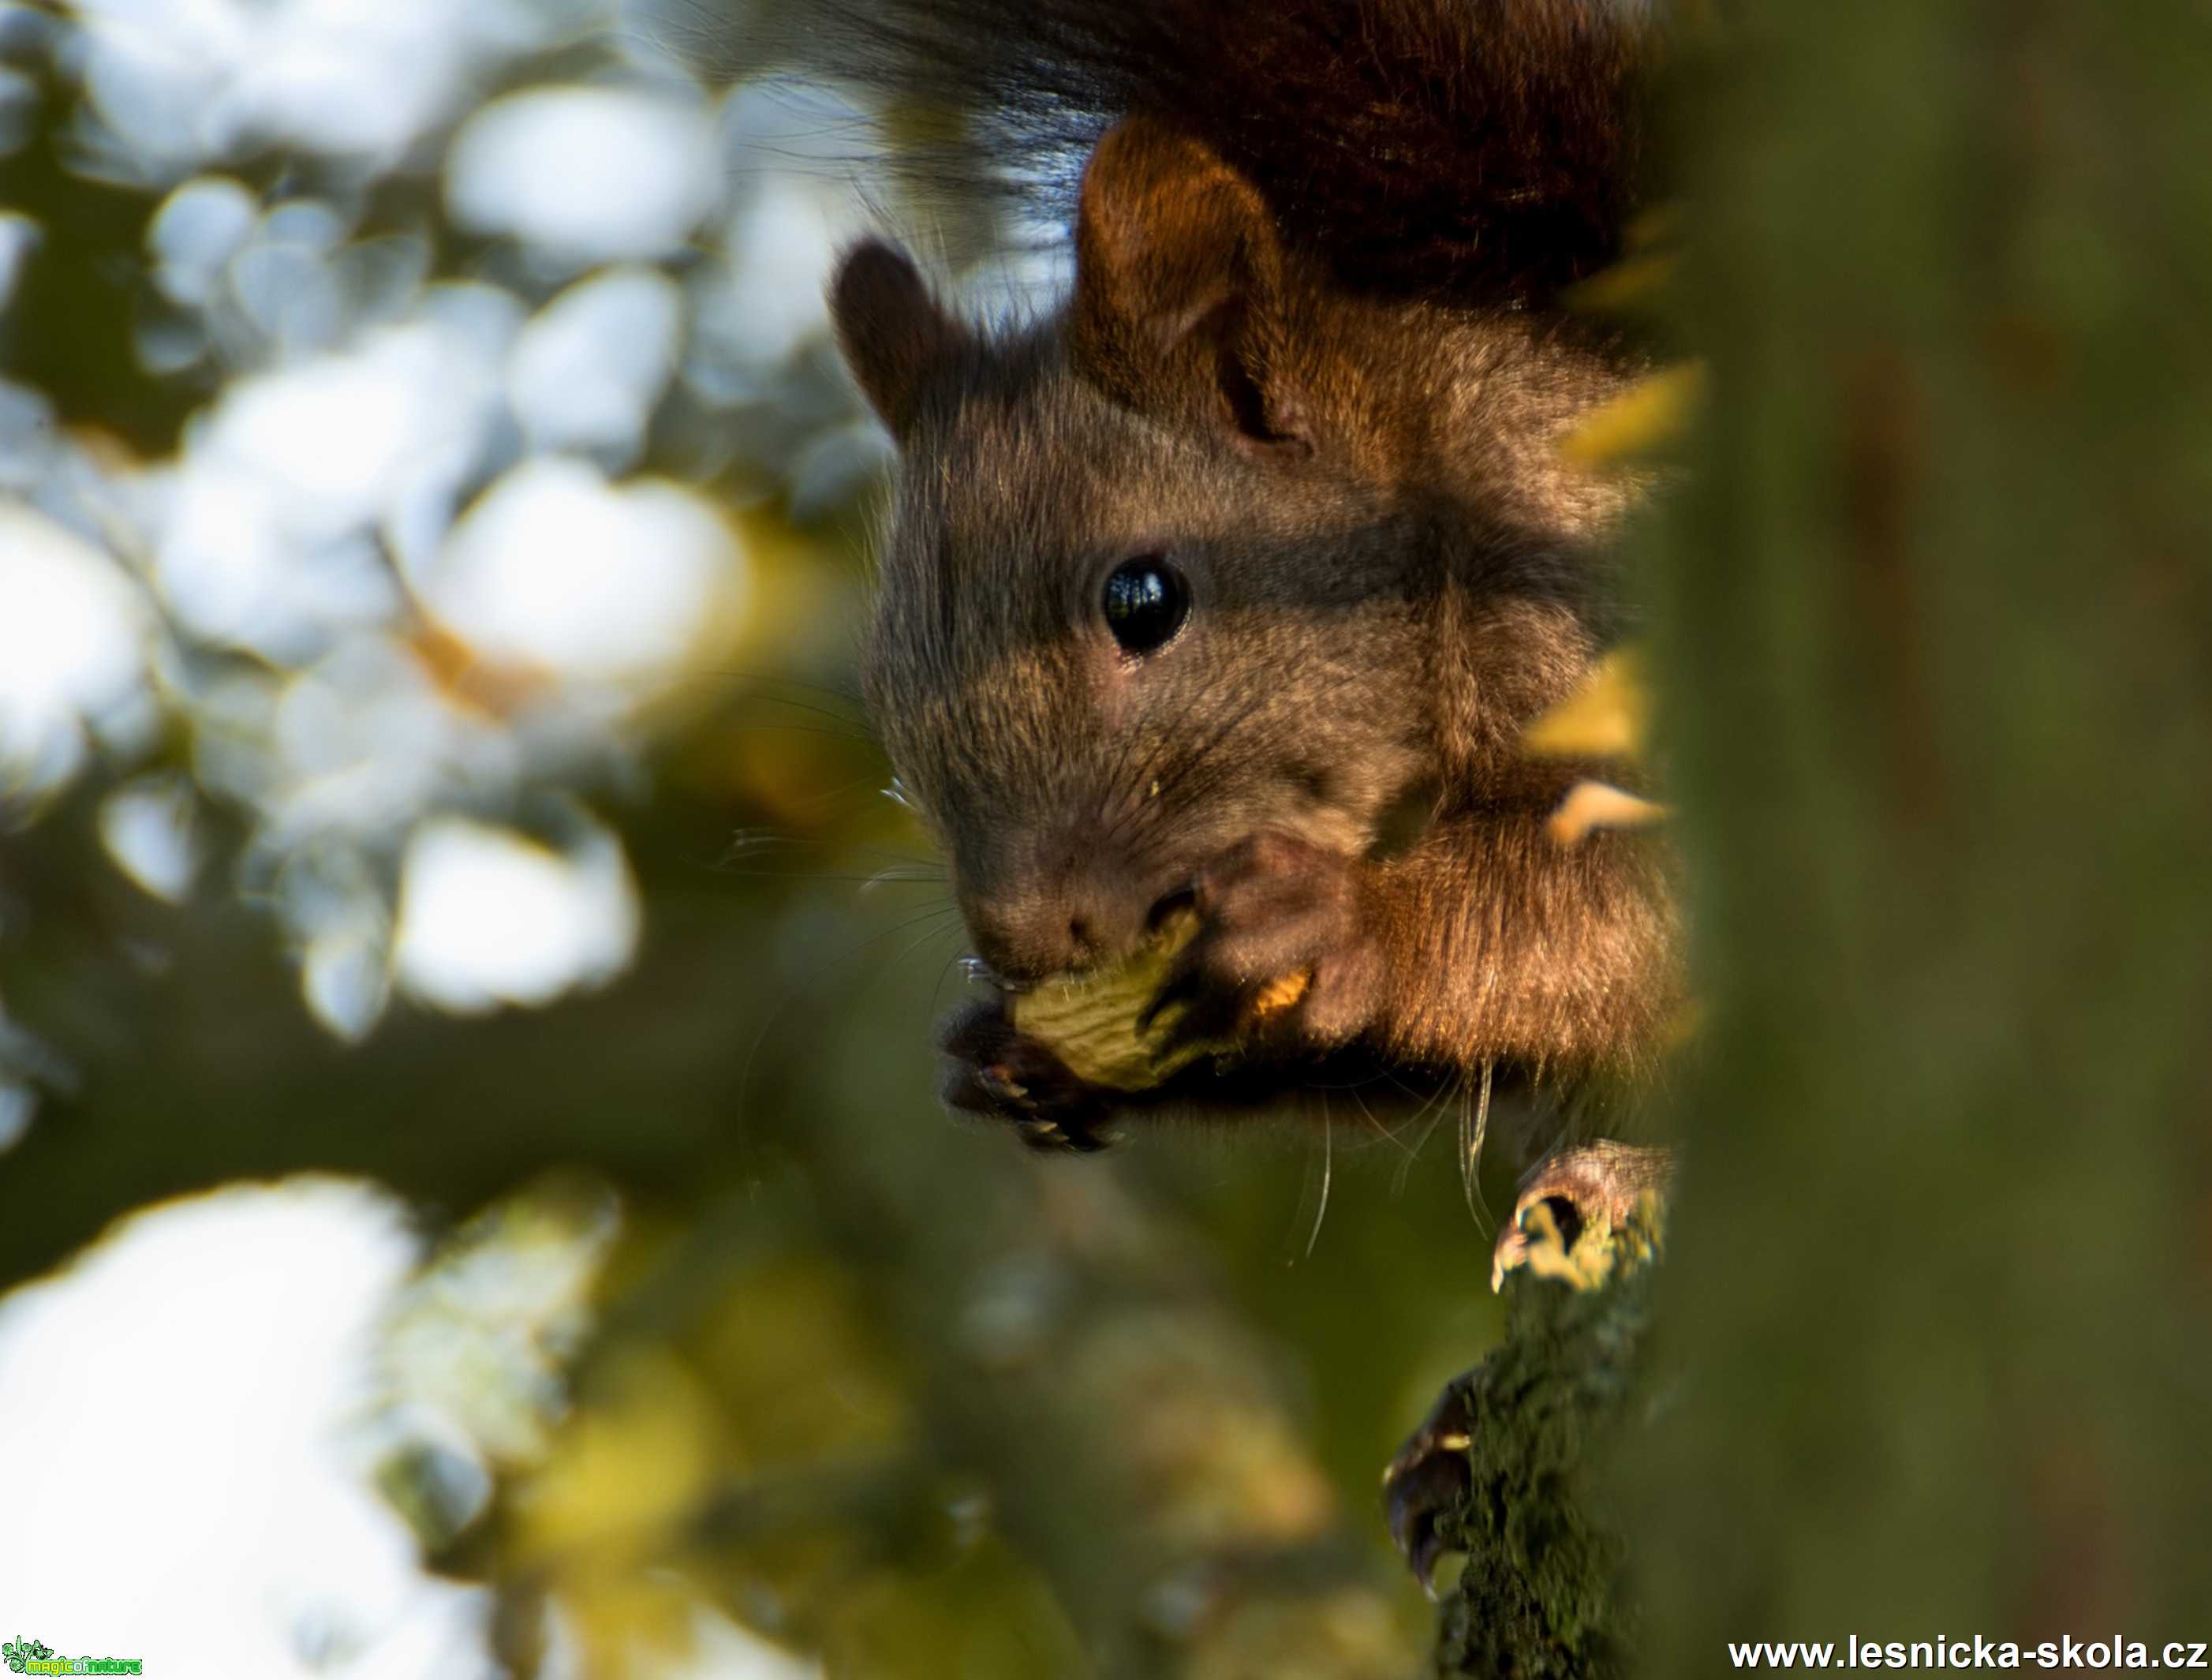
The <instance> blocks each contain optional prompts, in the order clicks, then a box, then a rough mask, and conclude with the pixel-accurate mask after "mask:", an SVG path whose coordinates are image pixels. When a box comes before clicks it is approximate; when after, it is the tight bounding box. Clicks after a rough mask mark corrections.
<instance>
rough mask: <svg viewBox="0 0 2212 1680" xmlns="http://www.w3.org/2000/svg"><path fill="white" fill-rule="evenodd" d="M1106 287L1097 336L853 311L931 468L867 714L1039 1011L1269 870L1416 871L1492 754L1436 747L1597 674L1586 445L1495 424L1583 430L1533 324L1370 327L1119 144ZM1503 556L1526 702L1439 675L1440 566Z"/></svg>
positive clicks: (1184, 154) (883, 271)
mask: <svg viewBox="0 0 2212 1680" xmlns="http://www.w3.org/2000/svg"><path fill="white" fill-rule="evenodd" d="M1076 257H1077V266H1076V279H1075V288H1074V294H1073V298H1072V300H1071V301H1070V302H1069V304H1068V307H1066V310H1065V311H1064V312H1063V313H1060V315H1059V316H1057V317H1056V318H1055V319H1054V320H1050V321H1048V322H1047V323H1044V324H1043V325H1042V326H1038V327H1036V328H1035V329H1032V330H1030V331H1027V332H1020V333H1017V334H1014V335H1012V336H1011V337H1002V338H989V337H987V336H986V335H984V334H982V333H980V332H977V331H975V330H974V329H972V328H970V327H969V326H967V325H966V324H965V323H963V322H962V321H961V320H957V319H956V318H955V317H953V316H952V315H951V314H949V313H947V312H945V310H944V309H943V308H942V307H940V305H939V303H938V301H936V299H935V298H934V297H933V295H932V294H931V292H930V290H929V289H928V287H927V284H926V283H924V281H923V280H922V278H921V276H920V275H919V274H918V273H917V272H916V271H915V268H914V266H913V265H912V264H911V263H909V262H908V260H907V259H906V258H905V257H904V256H902V255H901V254H900V253H898V252H896V251H895V250H894V249H892V248H891V247H888V246H886V245H883V244H879V243H870V244H866V245H863V246H861V247H859V248H858V249H856V250H854V252H852V253H850V254H849V255H848V257H847V259H845V262H844V264H843V265H842V268H841V270H840V271H839V272H838V275H837V277H836V282H835V283H834V286H833V289H832V297H831V303H832V313H833V316H834V319H835V321H836V328H837V332H838V335H839V338H840V341H841V343H842V346H843V349H844V351H845V355H846V357H847V360H848V362H849V364H850V366H851V368H852V370H853V372H854V375H855V376H856V378H857V379H858V380H859V382H860V387H861V389H862V391H863V392H864V393H866V396H867V399H868V400H869V402H870V403H871V404H872V406H873V407H874V409H875V411H876V412H877V413H878V416H880V417H881V418H882V419H883V421H884V423H885V424H886V425H887V426H888V427H889V428H890V431H891V433H892V434H893V435H894V437H895V438H896V441H897V442H898V445H899V448H900V453H901V456H902V472H901V473H900V475H899V485H898V491H897V501H896V510H895V518H894V522H893V527H892V530H891V533H890V539H889V541H888V543H887V545H885V549H884V554H883V557H882V563H881V593H880V600H879V606H878V613H877V618H876V622H875V626H874V631H873V634H872V637H871V640H870V644H869V648H868V654H867V658H866V671H865V685H866V691H867V697H868V701H869V704H870V708H871V709H872V712H873V714H874V715H875V717H876V720H877V722H878V727H880V728H881V729H882V731H883V733H884V739H885V745H886V746H887V747H888V749H889V751H890V756H891V759H892V762H893V764H894V766H895V767H896V770H897V772H898V775H899V776H900V778H901V780H902V783H903V785H904V787H905V788H906V790H907V792H908V795H909V796H910V798H911V800H912V801H913V803H915V806H916V807H918V808H919V810H920V811H921V813H922V815H923V817H924V819H925V820H927V822H928V823H929V824H930V825H932V826H933V829H934V830H935V831H936V832H937V834H938V837H939V839H940V841H941V842H942V843H943V844H944V845H945V849H946V850H947V853H948V855H949V857H950V860H951V867H952V874H953V881H954V886H955V888H956V891H957V894H958V897H959V899H960V903H961V906H962V908H963V911H964V912H965V913H966V915H967V917H968V921H969V928H970V929H971V931H972V933H973V934H974V936H975V943H976V947H977V949H978V951H979V952H980V953H981V955H982V957H983V958H984V959H985V960H986V961H987V962H988V963H989V964H990V965H992V966H993V967H994V969H995V970H997V971H999V972H1000V974H1001V975H1002V976H1004V977H1006V978H1008V979H1012V980H1017V981H1018V980H1024V979H1031V978H1035V977H1041V976H1044V975H1048V974H1052V973H1056V972H1060V971H1066V970H1070V969H1076V968H1081V967H1085V966H1087V965H1091V964H1092V963H1095V962H1098V961H1103V960H1107V959H1112V958H1114V957H1115V956H1117V955H1118V954H1120V953H1122V952H1124V951H1125V950H1127V947H1129V946H1131V945H1132V944H1133V943H1134V942H1135V941H1136V940H1138V939H1139V938H1140V937H1141V936H1142V934H1144V932H1145V930H1146V928H1147V926H1148V925H1149V924H1150V923H1151V922H1152V920H1153V919H1154V918H1155V916H1157V915H1158V913H1159V912H1160V911H1161V910H1163V908H1164V907H1165V906H1167V905H1170V904H1173V903H1174V902H1175V901H1176V898H1177V895H1178V894H1180V893H1181V892H1182V890H1183V889H1184V887H1185V886H1186V885H1187V884H1188V881H1189V880H1190V879H1191V878H1192V876H1193V875H1194V873H1195V871H1196V870H1197V869H1198V868H1199V867H1200V866H1201V865H1203V864H1204V863H1206V861H1209V860H1210V859H1211V858H1212V857H1214V856H1216V855H1218V854H1220V853H1221V852H1223V851H1224V850H1225V849H1227V848H1229V847H1231V846H1233V845H1235V844H1237V843H1238V842H1239V841H1241V840H1243V839H1245V838H1247V837H1250V836H1251V835H1253V834H1255V833H1256V832H1259V831H1280V832H1284V833H1287V834H1289V835H1291V836H1293V837H1297V838H1298V839H1300V840H1303V841H1305V842H1307V843H1311V844H1314V845H1317V846H1320V847H1323V848H1326V849H1330V850H1333V851H1339V852H1354V853H1356V852H1361V851H1365V850H1369V849H1375V848H1376V847H1378V846H1379V845H1382V844H1383V843H1386V841H1388V840H1389V838H1390V837H1392V836H1394V835H1396V834H1401V833H1402V831H1403V829H1404V827H1405V825H1404V823H1403V822H1402V820H1401V819H1402V818H1403V817H1404V816H1405V814H1406V813H1408V812H1409V811H1425V809H1426V807H1427V805H1428V802H1429V801H1430V800H1432V799H1433V798H1434V797H1435V795H1436V794H1437V788H1438V782H1439V777H1440V776H1441V774H1442V773H1443V767H1444V765H1445V763H1446V761H1447V760H1449V758H1452V756H1453V755H1454V754H1455V753H1457V752H1461V751H1462V749H1463V748H1464V747H1465V746H1466V745H1467V743H1466V742H1465V741H1464V740H1459V739H1458V737H1459V736H1463V735H1464V734H1465V733H1466V723H1465V719H1464V717H1448V716H1444V715H1440V712H1451V713H1464V712H1465V711H1466V709H1467V702H1466V698H1465V695H1464V693H1463V690H1464V688H1465V686H1466V685H1467V683H1468V681H1471V680H1474V679H1475V678H1476V677H1477V676H1479V678H1480V680H1481V681H1482V682H1484V683H1486V684H1489V685H1492V688H1493V689H1494V693H1493V694H1492V695H1491V696H1490V698H1491V700H1492V702H1494V703H1504V704H1510V706H1511V707H1512V708H1514V709H1518V710H1520V711H1522V712H1524V713H1525V712H1526V711H1528V709H1532V708H1533V706H1534V705H1535V704H1537V703H1541V701H1542V700H1543V699H1544V698H1546V697H1548V696H1549V695H1550V694H1551V693H1552V692H1553V691H1556V690H1557V689H1559V687H1560V686H1561V685H1563V683H1564V682H1565V681H1566V680H1568V679H1571V667H1573V666H1575V665H1576V664H1577V663H1578V662H1579V660H1580V658H1581V657H1582V654H1583V652H1584V650H1585V649H1586V647H1587V642H1588V638H1587V635H1586V633H1585V630H1584V627H1583V624H1582V623H1581V620H1580V618H1579V616H1578V609H1577V606H1575V605H1574V604H1573V603H1572V602H1571V600H1568V596H1569V595H1571V593H1572V591H1571V589H1566V588H1564V587H1562V586H1561V585H1560V583H1559V579H1560V576H1561V575H1563V569H1562V568H1561V567H1560V566H1559V563H1558V557H1559V548H1560V544H1559V541H1558V540H1555V539H1556V538H1557V536H1558V533H1559V527H1561V524H1562V521H1563V520H1564V521H1565V523H1566V524H1568V525H1572V524H1574V523H1575V522H1576V521H1577V520H1583V521H1587V520H1589V519H1591V518H1595V517H1597V516H1599V515H1600V514H1601V513H1602V512H1603V511H1604V510H1603V509H1602V508H1600V507H1599V505H1598V504H1599V503H1600V502H1603V501H1604V499H1605V498H1604V495H1603V493H1601V492H1597V491H1587V492H1586V491H1585V490H1583V489H1582V488H1579V487H1577V486H1575V485H1573V484H1570V483H1569V482H1568V481H1567V480H1566V479H1565V478H1560V477H1559V474H1558V473H1557V472H1554V471H1553V469H1552V468H1551V467H1550V466H1549V465H1548V461H1549V459H1550V458H1549V453H1548V445H1549V439H1550V435H1551V434H1552V432H1554V431H1556V429H1557V426H1556V425H1550V426H1549V427H1548V429H1547V426H1546V425H1542V424H1539V425H1536V426H1534V433H1535V434H1536V435H1534V437H1533V439H1524V438H1522V433H1525V432H1529V431H1530V430H1531V428H1530V427H1529V426H1528V425H1508V424H1505V423H1504V422H1503V421H1502V420H1501V416H1503V415H1504V414H1505V412H1506V411H1509V410H1511V411H1514V412H1515V413H1516V414H1518V413H1519V411H1521V410H1522V409H1525V408H1526V407H1527V405H1528V404H1529V403H1531V402H1534V403H1537V404H1539V405H1542V404H1546V403H1548V404H1550V405H1551V406H1552V407H1553V409H1556V410H1557V411H1559V415H1560V416H1565V414H1566V413H1568V412H1569V411H1571V408H1573V407H1574V406H1576V405H1577V404H1578V403H1579V402H1580V401H1583V400H1587V398H1588V396H1589V394H1591V393H1590V391H1589V386H1590V383H1591V380H1592V379H1593V378H1594V377H1595V375H1592V374H1588V373H1586V372H1585V373H1580V374H1577V373H1574V372H1572V371H1571V364H1570V363H1569V362H1564V361H1558V362H1556V365H1555V360H1556V359H1553V358H1549V357H1548V355H1547V352H1545V351H1544V350H1543V347H1542V346H1541V344H1540V343H1539V342H1538V341H1537V339H1536V338H1534V337H1532V336H1531V334H1530V333H1529V332H1528V329H1527V328H1526V326H1525V325H1522V324H1517V323H1504V324H1499V323H1492V325H1491V326H1489V327H1486V328H1484V327H1480V326H1476V325H1473V324H1469V323H1467V322H1466V321H1465V320H1464V318H1461V317H1455V316H1450V315H1447V314H1445V313H1443V312H1440V311H1432V310H1427V309H1425V308H1424V307H1422V306H1419V305H1417V304H1402V303H1401V304H1395V305H1389V306H1384V305H1380V304H1376V303H1374V302H1371V301H1364V300H1358V299H1353V298H1350V297H1347V296H1345V295H1342V294H1340V292H1338V291H1336V290H1335V289H1333V288H1332V287H1331V286H1330V285H1329V283H1328V281H1327V279H1326V277H1325V276H1323V275H1322V274H1320V273H1319V272H1317V271H1316V269H1315V265H1312V264H1311V263H1310V262H1309V261H1308V260H1307V259H1304V258H1302V257H1299V256H1297V254H1296V253H1291V252H1289V251H1287V250H1286V249H1285V247H1283V245H1282V243H1281V242H1280V240H1279V237H1278V234H1277V232H1276V226H1275V222H1274V220H1273V216H1272V215H1271V213H1270V212H1269V210H1268V209H1267V204H1265V202H1264V201H1263V200H1262V199H1261V196H1260V194H1259V193H1258V192H1256V191H1255V189H1254V188H1253V187H1252V186H1251V185H1250V184H1249V182H1248V181H1246V180H1244V179H1243V177H1242V176H1241V175H1239V174H1238V173H1236V172H1235V171H1234V170H1233V169H1231V167H1228V166H1227V165H1226V164H1225V163H1224V162H1222V161H1220V160H1219V159H1218V157H1217V156H1215V155H1214V154H1213V153H1212V152H1211V151H1210V150H1208V149H1206V148H1205V147H1203V146H1201V145H1200V144H1198V143H1196V142H1194V141H1192V140H1189V139H1188V138H1185V137H1182V136H1180V135H1178V134H1176V133H1175V132H1173V131H1170V130H1167V129H1165V128H1164V127H1162V126H1160V125H1156V124H1153V123H1151V122H1149V121H1146V120H1145V119H1131V120H1129V121H1127V122H1125V123H1123V124H1122V125H1120V126H1119V127H1117V128H1115V130H1113V131H1111V132H1109V134H1108V135H1107V137H1105V139H1104V140H1103V141H1102V142H1101V143H1100V144H1099V146H1098V148H1097V151H1096V153H1095V154H1094V155H1093V157H1092V159H1091V164H1090V166H1089V167H1088V169H1087V170H1086V172H1085V179H1084V185H1083V192H1082V198H1081V204H1080V214H1079V223H1078V232H1077V245H1076ZM1516 346H1517V347H1518V348H1516ZM1532 358H1533V360H1532ZM1505 361H1512V362H1515V363H1516V368H1519V367H1520V364H1522V363H1527V364H1528V365H1532V366H1533V365H1537V364H1539V363H1541V366H1542V367H1543V368H1545V369H1547V370H1548V371H1547V372H1546V374H1545V377H1544V378H1542V379H1539V380H1533V381H1532V380H1528V378H1527V377H1525V370H1524V371H1517V372H1515V373H1513V374H1510V375H1509V374H1508V373H1507V372H1506V370H1505V368H1504V362H1505ZM1562 369H1568V371H1561V370H1562ZM1577 380H1579V381H1580V382H1579V384H1578V383H1577ZM1532 393H1533V394H1532ZM1547 393H1548V394H1547ZM1476 433H1482V434H1484V435H1487V437H1488V438H1489V440H1490V441H1489V442H1488V443H1487V444H1484V443H1482V442H1481V441H1480V438H1478V437H1476V436H1475V434H1476ZM1484 484H1491V485H1492V490H1487V491H1486V490H1484V489H1483V488H1482V487H1483V485H1484ZM1470 496H1472V497H1473V498H1474V502H1475V503H1477V504H1479V505H1474V506H1470V505H1469V500H1468V498H1469V497H1470ZM1593 497H1595V500H1592V499H1591V498H1593ZM1586 502H1587V503H1588V505H1587V506H1586V505H1585V503H1586ZM1476 532H1487V533H1492V537H1493V538H1494V539H1495V542H1494V546H1495V548H1496V556H1495V564H1494V568H1493V569H1494V570H1495V572H1496V575H1497V581H1498V587H1499V589H1500V591H1501V592H1502V593H1500V595H1499V598H1498V603H1497V604H1496V605H1497V610H1498V612H1502V613H1504V615H1505V616H1506V617H1508V618H1515V617H1516V615H1517V617H1518V618H1519V619H1520V620H1521V621H1522V627H1523V628H1525V629H1528V630H1531V631H1532V634H1531V635H1529V636H1527V637H1525V638H1523V641H1524V642H1525V647H1524V648H1523V649H1522V652H1521V653H1516V654H1515V655H1514V656H1513V657H1514V658H1515V659H1516V660H1523V659H1524V658H1525V660H1526V661H1533V662H1534V665H1533V667H1531V668H1532V670H1534V671H1535V673H1536V675H1534V676H1533V677H1532V676H1530V675H1529V674H1528V673H1523V672H1519V671H1516V670H1505V669H1504V668H1500V669H1498V670H1496V671H1492V670H1484V671H1481V672H1480V673H1469V672H1468V671H1464V670H1461V669H1459V668H1458V667H1461V666H1464V665H1466V664H1467V663H1468V660H1469V657H1470V656H1469V653H1468V646H1467V644H1466V642H1465V641H1464V638H1463V636H1462V638H1460V639H1459V640H1458V641H1457V642H1456V643H1455V645H1454V646H1452V647H1450V648H1443V649H1441V650H1440V644H1439V639H1438V635H1437V621H1438V618H1439V614H1440V612H1442V611H1443V608H1442V607H1441V606H1440V605H1439V600H1440V597H1441V595H1442V594H1443V593H1444V591H1445V590H1446V588H1447V587H1448V582H1447V580H1448V577H1450V576H1454V575H1463V574H1464V573H1465V572H1466V570H1467V567H1466V565H1465V563H1462V562H1459V561H1455V560H1453V559H1452V558H1451V557H1449V555H1448V554H1447V553H1446V549H1447V548H1448V547H1449V545H1453V544H1457V545H1461V546H1462V547H1464V546H1466V545H1468V544H1469V543H1470V542H1476V543H1480V541H1481V540H1485V539H1478V538H1476V537H1474V536H1472V535H1471V534H1470V533H1476ZM1480 564H1481V563H1480V562H1478V563H1477V569H1478V570H1479V569H1480ZM1516 580H1517V581H1516ZM1524 586H1525V587H1524ZM1523 596H1525V597H1526V599H1525V600H1524V599H1522V597H1523ZM1530 603H1534V605H1533V606H1531V605H1530ZM1463 616H1464V615H1463V613H1462V617H1463ZM1500 645H1501V646H1503V645H1504V643H1503V642H1500ZM1440 660H1442V661H1446V662H1449V663H1451V664H1452V665H1453V667H1454V668H1453V669H1451V670H1440V669H1439V663H1440ZM1524 690H1525V691H1527V692H1523V691H1524ZM1540 690H1541V692H1539V691H1540ZM1446 735H1449V736H1453V737H1454V739H1453V740H1449V741H1447V740H1443V739H1440V737H1442V736H1446Z"/></svg>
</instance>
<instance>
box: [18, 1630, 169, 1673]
mask: <svg viewBox="0 0 2212 1680" xmlns="http://www.w3.org/2000/svg"><path fill="white" fill-rule="evenodd" d="M0 1661H4V1662H5V1663H6V1664H7V1665H8V1671H9V1673H10V1674H143V1673H144V1672H145V1671H146V1662H145V1659H143V1657H57V1656H56V1655H54V1648H53V1647H52V1646H51V1645H48V1644H47V1643H46V1641H45V1640H35V1639H23V1638H21V1637H20V1636H19V1637H17V1638H15V1639H11V1640H9V1641H8V1642H7V1643H6V1644H5V1645H0Z"/></svg>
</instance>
